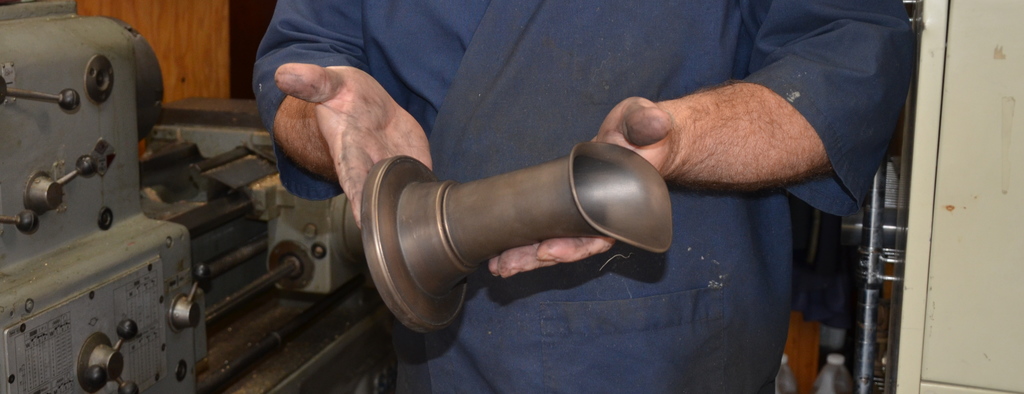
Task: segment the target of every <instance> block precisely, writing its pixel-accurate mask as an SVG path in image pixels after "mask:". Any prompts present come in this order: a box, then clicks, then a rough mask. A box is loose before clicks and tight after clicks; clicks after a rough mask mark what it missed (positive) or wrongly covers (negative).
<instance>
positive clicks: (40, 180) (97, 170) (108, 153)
mask: <svg viewBox="0 0 1024 394" xmlns="http://www.w3.org/2000/svg"><path fill="white" fill-rule="evenodd" d="M114 157H115V154H114V147H113V146H112V145H110V143H108V142H107V141H105V140H103V139H100V140H99V141H98V142H96V146H95V147H94V148H93V150H92V152H90V153H89V154H85V155H82V156H79V157H78V159H77V160H75V169H74V170H72V171H71V172H69V173H67V174H65V175H64V176H62V177H60V178H59V179H57V180H54V179H53V177H51V176H50V174H47V173H46V172H43V171H39V172H36V173H35V174H32V176H31V177H30V178H29V180H28V186H27V187H26V188H25V208H27V209H30V210H32V211H34V212H35V213H36V214H38V215H41V214H43V213H45V212H47V211H52V210H54V209H57V208H58V207H60V205H61V204H62V203H64V186H65V185H67V184H68V182H71V181H72V180H73V179H75V178H77V177H79V176H81V177H83V178H91V177H92V176H93V175H96V174H99V175H100V176H103V175H104V174H106V172H107V169H108V167H109V166H110V163H111V162H112V161H113V160H114Z"/></svg>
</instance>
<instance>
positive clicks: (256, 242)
mask: <svg viewBox="0 0 1024 394" xmlns="http://www.w3.org/2000/svg"><path fill="white" fill-rule="evenodd" d="M268 246H269V241H268V237H267V233H263V234H260V235H258V236H256V237H255V238H253V239H251V240H249V242H248V243H246V244H245V245H242V246H241V247H239V248H238V249H235V250H233V251H231V252H228V253H226V254H224V255H221V256H220V257H217V258H216V259H214V260H211V261H208V262H205V263H201V264H198V265H196V266H195V269H194V270H193V271H192V272H193V273H194V274H193V276H194V278H195V279H196V280H198V281H204V282H206V281H210V280H213V279H216V278H217V277H219V276H221V275H223V274H224V273H225V272H228V271H231V270H232V269H234V268H235V267H238V266H239V265H241V264H242V263H244V262H246V261H249V259H251V258H253V257H255V256H257V255H259V254H260V253H263V252H266V251H267V248H268Z"/></svg>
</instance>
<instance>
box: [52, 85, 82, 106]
mask: <svg viewBox="0 0 1024 394" xmlns="http://www.w3.org/2000/svg"><path fill="white" fill-rule="evenodd" d="M58 97H59V98H58V99H57V105H59V106H60V108H61V109H63V110H65V111H74V110H76V109H78V104H79V103H81V102H82V100H81V99H79V98H78V92H76V91H74V89H64V90H61V91H60V94H59V95H58Z"/></svg>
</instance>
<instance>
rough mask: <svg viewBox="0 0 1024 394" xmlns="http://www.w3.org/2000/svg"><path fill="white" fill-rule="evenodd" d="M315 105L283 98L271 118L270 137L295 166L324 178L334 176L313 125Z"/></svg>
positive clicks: (330, 162) (324, 147) (323, 144)
mask: <svg viewBox="0 0 1024 394" xmlns="http://www.w3.org/2000/svg"><path fill="white" fill-rule="evenodd" d="M315 108H316V104H313V103H310V102H307V101H303V100H300V99H297V98H295V97H292V96H287V97H285V99H284V101H282V102H281V106H280V107H279V108H278V110H277V117H276V118H275V119H274V140H275V141H276V142H277V145H278V147H279V148H280V149H282V150H283V151H284V153H285V155H287V156H288V157H289V158H291V159H292V160H294V161H295V162H296V163H297V164H298V165H299V166H301V167H303V168H305V169H307V170H310V171H312V172H314V173H316V174H319V175H321V176H323V177H324V178H326V179H332V180H334V179H337V177H338V175H337V173H336V172H335V171H334V163H333V161H332V160H331V155H330V153H329V152H330V151H329V150H328V147H327V141H325V140H324V137H323V135H322V134H321V133H320V130H319V128H318V127H317V122H316V116H315V112H314V111H315Z"/></svg>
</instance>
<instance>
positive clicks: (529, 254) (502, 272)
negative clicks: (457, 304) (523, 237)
mask: <svg viewBox="0 0 1024 394" xmlns="http://www.w3.org/2000/svg"><path fill="white" fill-rule="evenodd" d="M538 245H539V244H533V245H527V246H520V247H518V248H512V249H509V250H506V251H504V252H502V253H501V254H500V255H498V257H495V258H492V259H491V260H490V261H488V262H487V268H488V269H489V270H490V271H491V275H494V276H500V277H502V278H508V277H510V276H512V275H515V274H518V273H520V272H526V271H530V270H533V269H537V268H540V267H545V266H548V265H554V264H557V263H556V262H554V261H545V262H542V261H539V260H537V246H538Z"/></svg>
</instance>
